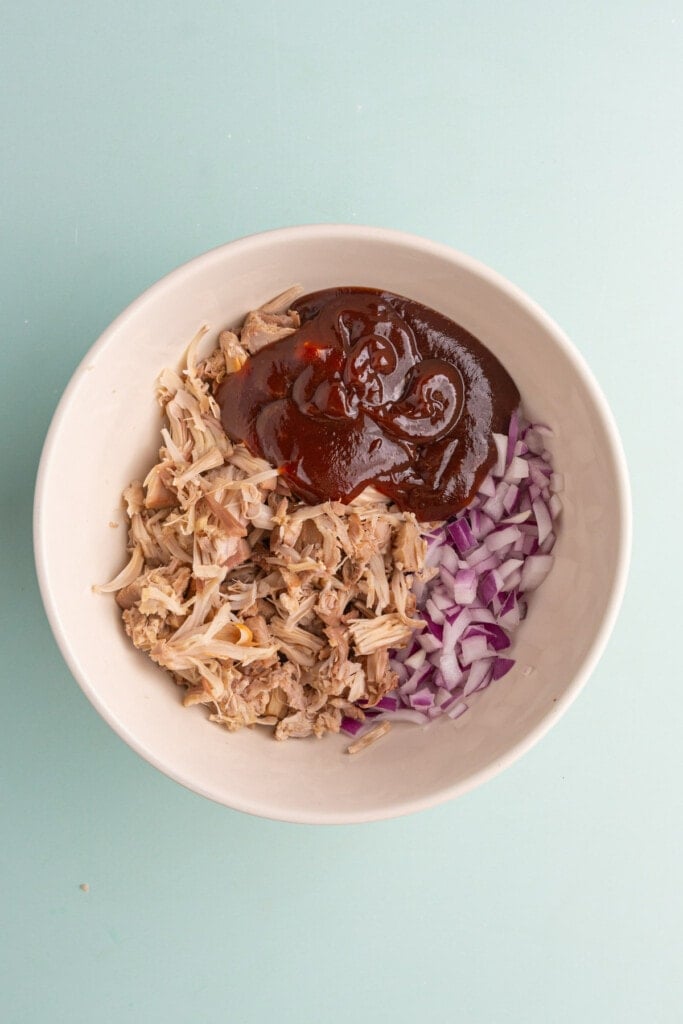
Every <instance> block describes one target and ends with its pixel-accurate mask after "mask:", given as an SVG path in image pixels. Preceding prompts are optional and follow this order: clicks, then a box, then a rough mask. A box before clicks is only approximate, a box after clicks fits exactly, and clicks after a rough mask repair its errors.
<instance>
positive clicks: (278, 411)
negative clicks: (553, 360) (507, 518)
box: [217, 287, 519, 521]
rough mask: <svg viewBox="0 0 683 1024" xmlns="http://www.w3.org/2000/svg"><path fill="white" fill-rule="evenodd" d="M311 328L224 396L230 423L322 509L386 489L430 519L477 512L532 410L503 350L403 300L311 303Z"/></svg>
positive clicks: (237, 377) (367, 297) (356, 295)
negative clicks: (485, 486) (519, 410)
mask: <svg viewBox="0 0 683 1024" xmlns="http://www.w3.org/2000/svg"><path fill="white" fill-rule="evenodd" d="M293 309H295V310H296V311H297V312H298V313H299V315H300V317H301V327H300V328H299V329H298V330H297V331H295V332H294V333H293V334H291V335H290V336H289V337H287V338H283V339H282V340H280V341H276V342H274V343H272V344H270V345H267V346H266V347H265V348H263V349H261V350H260V351H259V352H257V353H255V354H254V355H253V356H251V357H250V358H249V359H248V360H247V362H246V363H245V364H244V366H243V367H242V368H241V370H239V371H238V372H237V373H234V374H231V375H230V376H228V377H227V378H226V379H225V380H224V381H223V383H222V384H221V385H220V387H219V389H218V392H217V399H218V403H219V405H220V408H221V419H222V423H223V427H224V429H225V431H226V433H227V434H228V436H229V437H230V438H232V439H233V440H235V441H243V442H244V443H245V444H246V445H247V447H248V448H249V449H250V451H252V452H253V453H254V454H256V455H260V456H262V457H263V458H264V459H266V460H267V461H268V462H270V463H271V465H274V466H277V467H278V468H279V470H280V472H281V474H282V476H283V477H284V478H285V480H286V481H287V483H288V484H289V486H290V487H291V489H292V491H293V492H294V493H295V494H296V495H298V496H299V497H300V498H302V499H303V500H304V501H307V502H309V503H317V502H321V501H326V500H328V499H332V500H336V501H342V502H349V501H351V500H352V499H353V498H354V497H355V496H356V495H358V494H359V493H360V492H361V491H362V490H363V488H364V487H366V486H370V485H371V486H373V487H375V488H376V489H377V490H378V491H381V492H382V493H383V494H386V495H387V496H389V497H390V498H391V499H392V500H393V501H395V502H396V504H397V505H398V506H399V507H400V508H401V509H402V510H404V511H410V512H414V513H415V515H416V516H417V518H418V519H420V520H423V521H435V520H442V519H447V518H448V517H449V516H452V515H454V514H455V513H456V512H458V511H459V510H460V509H461V508H463V507H464V506H465V505H467V504H468V503H469V501H470V500H471V498H472V497H473V496H474V494H475V493H476V492H477V490H478V488H479V485H480V484H481V482H482V481H483V479H484V477H485V476H486V474H487V473H488V471H489V470H490V468H491V467H492V465H493V464H494V462H495V460H496V446H495V443H494V440H493V437H492V435H493V433H505V432H506V431H507V428H508V424H509V421H510V416H511V414H512V412H513V411H514V409H515V408H516V407H517V405H518V404H519V392H518V390H517V388H516V386H515V383H514V381H513V380H512V378H511V377H510V375H509V374H508V373H507V371H506V370H505V369H504V367H503V366H502V365H501V364H500V362H499V361H498V360H497V359H496V357H495V356H494V355H493V353H492V352H489V350H488V349H487V348H486V347H485V346H484V345H483V344H482V343H481V342H480V341H478V340H477V339H476V338H475V337H473V335H471V334H470V333H469V332H468V331H466V330H465V329H464V328H463V327H460V326H459V325H458V324H456V323H454V322H453V321H452V320H449V319H448V318H447V317H445V316H443V315H442V314H441V313H437V312H436V311H435V310H433V309H430V308H428V307H427V306H423V305H421V304H420V303H419V302H414V301H413V300H412V299H406V298H403V297H402V296H400V295H394V294H392V293H391V292H383V291H378V290H375V289H372V288H346V287H345V288H328V289H325V290H324V291H319V292H314V293H312V294H310V295H306V296H303V297H302V298H300V299H298V300H297V301H296V302H295V303H294V305H293Z"/></svg>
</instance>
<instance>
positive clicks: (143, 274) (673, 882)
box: [0, 0, 683, 1024]
mask: <svg viewBox="0 0 683 1024" xmlns="http://www.w3.org/2000/svg"><path fill="white" fill-rule="evenodd" d="M682 39H683V5H682V4H681V3H680V2H647V0H643V2H633V0H611V2H605V3H596V2H595V0H593V2H590V3H589V2H584V0H574V2H572V3H558V2H549V3H548V2H541V0H518V2H517V3H504V2H486V0H484V2H462V0H461V2H456V3H453V2H446V0H443V2H429V0H426V2H423V4H422V5H421V6H418V5H417V4H407V3H402V2H399V0H396V2H394V3H388V2H379V0H364V2H362V3H361V2H358V0H346V2H344V3H324V2H322V0H320V2H318V3H315V4H314V3H308V2H304V0H289V2H288V3H278V2H276V0H264V2H262V3H259V4H256V3H254V4H247V3H235V2H227V3H218V2H215V0H204V2H203V3H202V4H195V3H190V2H189V0H188V2H178V0H174V2H161V0H158V2H150V0H146V2H145V0H142V2H136V3H133V2H129V0H126V2H118V3H107V4H105V3H104V2H102V0H95V2H93V0H90V2H86V0H82V2H74V0H65V2H62V3H59V4H56V3H55V4H52V3H48V2H47V0H24V2H23V3H22V4H18V3H14V2H9V3H5V4H4V5H3V8H2V33H1V39H0V78H1V81H0V104H1V105H2V115H3V119H2V123H3V129H2V148H1V152H0V161H1V188H0V232H1V246H0V250H1V251H0V259H1V261H2V270H1V274H0V289H1V294H0V331H1V333H0V343H1V345H2V370H1V371H0V381H1V387H2V401H1V402H0V438H2V473H1V474H0V491H1V494H2V548H3V551H2V587H1V588H0V601H1V602H2V657H1V661H0V664H1V665H2V670H3V671H2V677H3V698H2V711H1V714H0V729H1V730H2V742H1V745H0V758H1V764H0V796H1V800H2V829H3V835H2V842H1V843H0V889H1V893H2V929H1V931H0V947H1V948H0V974H1V976H2V977H1V978H0V991H1V993H2V995H1V996H0V999H1V1001H2V1008H1V1009H0V1016H1V1017H2V1020H3V1021H7V1022H8V1024H19V1022H22V1024H23V1022H26V1024H34V1022H43V1021H45V1022H52V1021H58V1022H61V1021H64V1022H68V1024H80V1022H84V1024H86V1022H87V1024H100V1022H123V1021H125V1022H128V1021H131V1022H138V1021H140V1022H145V1024H155V1022H166V1024H169V1022H170V1024H175V1022H179V1024H180V1022H183V1024H184V1022H195V1021H208V1022H213V1021H231V1022H237V1024H252V1022H259V1024H260V1022H266V1021H282V1022H297V1024H300V1022H301V1024H307V1022H323V1024H328V1022H329V1024H337V1022H341V1021H350V1020H352V1021H359V1022H362V1024H365V1022H376V1021H390V1022H396V1024H404V1022H406V1024H407V1022H412V1021H422V1020H424V1021H427V1022H428V1024H430V1022H435V1024H441V1022H453V1021H458V1022H465V1024H508V1022H509V1024H537V1022H538V1024H540V1022H543V1024H547V1022H552V1024H574V1022H582V1024H583V1022H588V1024H593V1022H597V1024H604V1022H617V1024H640V1022H662V1024H663V1022H667V1024H669V1022H672V1024H673V1022H679V1021H680V1020H682V1019H683V1010H682V1005H683V986H682V982H681V956H682V954H683V948H682V945H681V928H682V925H683V913H682V911H683V907H682V902H683V901H682V897H681V885H680V872H681V839H682V838H683V827H682V822H681V804H682V801H681V774H682V773H681V731H682V727H683V721H682V718H683V715H682V710H683V697H682V696H681V673H680V658H679V654H678V645H679V643H680V637H679V632H680V612H681V587H680V568H681V563H680V543H679V542H678V538H679V537H680V526H679V519H680V505H681V497H682V492H681V483H680V479H681V477H680V464H679V463H680V455H679V452H680V436H681V430H682V428H683V418H682V415H681V395H680V386H681V371H682V370H683V365H682V362H683V361H682V359H681V342H682V339H681V313H680V310H681V297H682V289H681V278H682V270H683V206H682V201H681V195H682V192H681V179H682V171H683V130H682V127H681V123H682V116H681V115H682V104H683V59H682V58H683V46H682ZM318 221H340V222H358V223H370V224H377V225H384V226H389V227H396V228H400V229H404V230H408V231H413V232H417V233H419V234H422V235H425V236H427V237H430V238H433V239H436V240H438V241H442V242H446V243H449V244H452V245H454V246H456V247H457V248H460V249H462V250H464V251H466V252H468V253H470V254H472V255H474V256H476V257H478V258H479V259H481V260H484V261H485V262H486V263H488V264H490V265H491V266H493V267H494V268H495V269H497V270H499V271H501V272H502V273H503V274H505V275H506V276H508V277H509V278H511V279H512V280H513V281H514V282H516V283H517V284H519V285H520V286H521V287H522V288H524V289H525V290H526V291H527V292H528V293H529V294H530V295H532V296H533V297H534V298H536V299H537V300H538V301H539V302H540V303H541V304H542V305H543V306H544V307H545V308H546V309H547V310H548V311H549V312H550V314H551V315H553V316H554V317H555V318H556V319H557V320H558V321H559V323H560V324H561V325H562V326H563V327H564V328H565V329H566V330H567V331H568V333H569V334H570V336H571V337H572V338H573V339H574V341H575V342H576V344H577V346H578V347H579V348H580V350H581V351H582V352H583V353H584V355H585V356H586V358H587V360H588V362H589V363H590V365H591V367H592V368H593V370H594V371H595V373H596V375H597V377H598V379H599V380H600V382H601V384H602V386H603V388H604V390H605V392H606V394H607V396H608V399H609V401H610V403H611V405H612V407H613V409H614V412H615V415H616V417H617V420H618V423H619V425H620V429H621V431H622V435H623V439H624V444H625V448H626V453H627V457H628V459H629V464H630V467H631V473H632V480H633V489H634V512H635V543H634V553H633V567H632V573H631V580H630V586H629V590H628V593H627V596H626V600H625V604H624V607H623V611H622V614H621V617H620V620H619V622H618V625H617V628H616V630H615V632H614V634H613V637H612V640H611V642H610V645H609V648H608V650H607V653H606V654H605V656H604V657H603V660H602V662H601V664H600V666H599V668H598V670H597V671H596V672H595V674H594V676H593V678H592V680H591V682H590V683H589V685H588V686H587V688H586V689H585V691H584V693H583V694H582V696H581V697H580V699H579V700H578V702H577V703H576V704H575V705H574V707H573V708H572V709H571V711H570V712H569V713H568V714H567V716H566V717H565V718H564V719H563V721H562V722H561V723H560V724H559V725H558V726H557V727H556V728H555V729H554V730H553V731H552V732H551V734H549V735H548V736H547V737H546V738H545V739H544V740H543V741H542V742H541V743H540V744H539V745H538V746H537V747H536V748H535V749H534V750H533V751H532V752H531V753H529V754H528V755H527V756H525V757H524V758H523V759H522V760H521V761H520V762H519V763H518V764H516V765H515V766H514V767H512V768H511V769H509V770H508V771H506V772H505V773H504V774H503V775H502V776H500V777H499V778H497V779H496V780H494V781H493V782H490V783H488V784H487V785H485V786H484V787H483V788H481V789H480V790H478V791H476V792H474V793H472V794H470V795H469V796H467V797H465V798H462V799H460V800H458V801H457V802H454V803H451V804H448V805H446V806H442V807H439V808H436V809H434V810H431V811H428V812H425V813H422V814H419V815H416V816H413V817H410V818H406V819H402V820H397V821H389V822H385V823H381V824H375V825H365V826H354V827H334V828H313V827H300V826H293V825H282V824H278V823H275V822H269V821H262V820H257V819H255V818H249V817H247V816H245V815H241V814H237V813H234V812H231V811H228V810H226V809H224V808H222V807H219V806H214V805H212V804H210V803H208V802H206V801H204V800H202V799H201V798H200V797H197V796H194V795H193V794H191V793H189V792H186V791H185V790H183V789H181V788H180V787H179V786H178V785H176V784H175V783H173V782H171V781H170V780H168V779H166V778H165V777H164V776H162V775H160V774H159V773H158V772H156V771H155V770H154V769H153V768H151V767H150V766H149V765H147V764H146V763H144V762H143V761H141V760H139V759H138V757H137V756H136V755H135V754H133V753H132V751H130V750H129V749H128V748H127V747H126V746H125V745H124V744H123V743H122V742H121V740H119V739H118V738H117V737H116V736H115V735H114V733H113V732H111V731H110V730H109V728H108V727H107V726H106V725H105V724H104V722H103V721H101V720H100V719H99V718H98V716H97V715H96V713H95V712H94V710H92V709H91V707H90V705H89V704H88V702H87V701H86V699H85V697H84V696H83V695H82V694H81V691H80V690H79V689H78V687H77V685H76V684H75V682H74V681H73V680H72V678H71V676H70V674H69V672H68V670H67V669H66V667H65V665H64V663H63V662H62V659H61V657H60V655H59V653H58V651H57V648H56V645H55V643H54V641H53V639H52V636H51V634H50V631H49V629H48V625H47V622H46V620H45V617H44V614H43V611H42V606H41V603H40V598H39V594H38V590H37V586H36V583H35V579H34V570H33V565H32V551H31V502H32V490H33V484H34V478H35V472H36V467H37V462H38V457H39V453H40V448H41V444H42V441H43V438H44V435H45V432H46V430H47V427H48V424H49V421H50V417H51V415H52V412H53V410H54V408H55V406H56V404H57V401H58V398H59V395H60V393H61V391H62V389H63V388H64V386H65V384H66V383H67V381H68V379H69V377H70V375H71V373H72V371H73V370H74V368H75V366H76V365H77V363H78V361H79V360H80V358H81V357H82V355H83V354H84V353H85V352H86V350H87V349H88V348H89V346H90V345H91V344H92V343H93V341H94V340H95V339H96V338H97V336H98V335H99V333H100V332H101V331H102V330H103V328H104V327H105V326H106V325H107V324H108V323H109V322H110V320H111V319H113V317H114V316H115V315H116V314H117V313H118V312H119V311H120V310H121V309H122V308H123V307H124V306H126V305H127V304H128V303H129V302H130V301H131V300H132V299H133V298H134V297H135V296H136V295H137V294H139V293H140V292H141V291H142V290H143V289H144V288H146V287H147V286H148V285H149V284H151V283H152V282H153V281H155V280H157V279H158V278H159V277H160V276H162V275H163V274H165V273H166V272H167V271H169V270H171V269H172V268H173V267H175V266H177V265H178V264H180V263H182V262H183V261H185V260H187V259H189V258H190V257H192V256H195V255H196V254H198V253H200V252H202V251H204V250H206V249H208V248H210V247H212V246H215V245H218V244H220V243H222V242H225V241H228V240H230V239H232V238H235V237H238V236H240V235H244V234H249V233H251V232H255V231H259V230H262V229H266V228H271V227H277V226H280V225H287V224H296V223H306V222H318ZM73 457H74V459H77V458H78V453H77V452H74V453H73ZM74 557H78V553H77V552H75V553H74ZM81 883H88V885H89V886H90V890H89V892H87V893H86V892H83V891H82V890H81V889H80V888H79V886H80V884H81Z"/></svg>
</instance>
